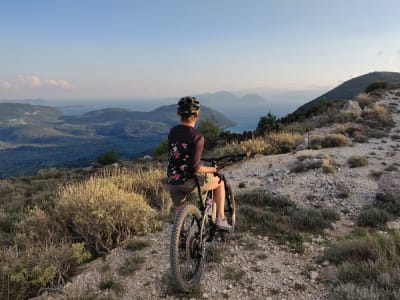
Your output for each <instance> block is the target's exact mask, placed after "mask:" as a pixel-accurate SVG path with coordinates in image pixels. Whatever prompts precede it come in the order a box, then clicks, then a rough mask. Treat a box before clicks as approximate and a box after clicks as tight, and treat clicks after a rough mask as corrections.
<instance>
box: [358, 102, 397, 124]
mask: <svg viewBox="0 0 400 300" xmlns="http://www.w3.org/2000/svg"><path fill="white" fill-rule="evenodd" d="M361 116H362V118H363V119H364V123H365V124H366V125H368V126H369V127H371V128H387V127H389V128H390V127H393V126H394V121H393V119H392V115H391V113H390V110H389V109H388V108H387V107H386V106H383V105H374V106H373V107H371V108H370V109H368V110H366V111H364V112H363V113H362V115H361Z"/></svg>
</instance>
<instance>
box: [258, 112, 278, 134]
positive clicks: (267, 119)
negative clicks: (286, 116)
mask: <svg viewBox="0 0 400 300" xmlns="http://www.w3.org/2000/svg"><path fill="white" fill-rule="evenodd" d="M280 128H281V124H280V122H279V121H278V119H277V118H276V116H275V115H274V114H272V113H271V112H269V113H268V114H267V115H265V116H263V117H261V118H260V120H259V121H258V124H257V128H256V134H257V135H258V136H261V135H263V134H264V133H269V132H271V131H277V130H279V129H280Z"/></svg>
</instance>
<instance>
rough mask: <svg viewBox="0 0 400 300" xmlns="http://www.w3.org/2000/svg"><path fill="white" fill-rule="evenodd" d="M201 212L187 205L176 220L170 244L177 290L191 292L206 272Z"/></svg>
mask: <svg viewBox="0 0 400 300" xmlns="http://www.w3.org/2000/svg"><path fill="white" fill-rule="evenodd" d="M201 222H202V218H201V212H200V210H199V209H198V208H197V207H196V206H194V205H192V204H188V205H186V206H185V207H184V208H183V209H181V211H180V212H179V213H178V215H177V216H176V218H175V223H174V226H173V228H172V234H171V243H170V265H171V273H172V278H173V280H174V282H175V284H176V286H177V288H178V289H179V290H180V291H182V292H185V293H188V292H190V291H191V290H192V289H193V288H194V287H195V286H196V285H197V284H198V283H199V282H200V279H201V275H202V273H203V270H204V261H205V249H204V241H202V239H201V235H202V232H201Z"/></svg>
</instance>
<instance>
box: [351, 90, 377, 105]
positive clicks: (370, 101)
mask: <svg viewBox="0 0 400 300" xmlns="http://www.w3.org/2000/svg"><path fill="white" fill-rule="evenodd" d="M354 100H355V101H357V102H358V104H359V105H360V107H361V108H364V107H372V106H373V105H374V103H375V102H376V99H375V98H374V97H371V96H370V95H368V94H367V93H361V94H359V95H358V96H357V97H356V98H355V99H354Z"/></svg>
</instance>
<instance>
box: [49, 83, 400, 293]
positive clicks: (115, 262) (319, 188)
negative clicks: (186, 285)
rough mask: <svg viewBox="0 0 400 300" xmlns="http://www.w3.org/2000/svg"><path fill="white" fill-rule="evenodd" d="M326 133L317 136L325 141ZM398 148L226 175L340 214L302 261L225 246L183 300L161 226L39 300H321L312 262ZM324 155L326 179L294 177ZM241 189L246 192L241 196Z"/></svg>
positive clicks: (391, 145) (318, 268) (354, 149)
mask: <svg viewBox="0 0 400 300" xmlns="http://www.w3.org/2000/svg"><path fill="white" fill-rule="evenodd" d="M395 92H398V90H397V91H392V92H389V93H387V94H386V95H385V97H384V99H382V100H381V101H380V102H381V103H384V104H387V105H390V103H397V104H400V103H399V100H398V99H397V98H396V97H395V95H394V93H395ZM391 106H392V107H394V108H395V112H394V113H393V118H394V120H395V122H396V126H395V127H394V128H393V129H392V131H391V133H395V134H399V133H400V113H399V107H396V106H395V105H393V104H392V105H391ZM326 130H327V129H326V128H325V129H322V131H324V133H326ZM318 131H321V129H320V130H318ZM313 134H318V132H317V131H315V132H312V133H311V135H313ZM399 143H400V141H399V140H393V139H391V138H383V139H382V138H380V139H370V140H369V142H368V143H356V144H354V145H352V146H349V147H341V148H329V149H322V150H301V151H297V152H296V153H289V154H282V155H273V156H260V157H256V158H253V159H249V160H246V161H244V162H241V163H238V164H236V165H234V166H230V167H229V168H226V169H225V170H224V172H225V174H226V175H228V177H230V178H231V181H232V186H233V187H236V191H240V190H254V189H259V188H262V189H264V190H267V191H269V192H271V193H274V194H283V195H287V196H289V198H290V199H291V200H293V201H295V202H296V203H298V204H299V205H301V206H316V207H332V208H335V209H336V210H337V211H338V212H340V216H341V220H340V221H339V222H337V223H336V225H335V226H334V228H333V229H332V230H331V231H329V232H327V234H326V235H325V236H317V237H314V238H312V239H310V240H309V241H308V242H307V243H306V245H305V246H306V250H305V253H304V254H301V255H300V254H297V253H294V252H292V251H290V249H289V248H288V247H286V246H285V245H279V244H278V243H277V242H275V241H273V240H270V239H268V238H267V237H262V236H254V235H250V234H247V235H241V236H240V237H236V238H235V239H232V240H230V241H229V242H227V243H226V244H224V245H223V248H224V249H223V252H222V253H223V256H222V257H221V259H220V260H218V261H215V262H209V263H207V264H206V268H205V274H204V276H203V279H202V283H201V287H200V289H199V290H198V291H196V292H195V293H193V294H192V295H189V296H186V297H184V296H182V295H179V294H178V293H177V292H176V291H174V290H173V288H172V287H171V280H170V277H169V261H168V258H169V235H170V230H171V224H170V223H166V224H165V226H164V228H163V231H162V232H158V233H155V234H152V235H150V236H146V239H147V240H150V242H151V243H150V246H149V247H147V248H144V249H142V250H139V251H135V252H132V251H129V250H126V249H122V248H119V249H115V250H113V252H112V253H111V254H110V255H108V256H107V257H105V258H101V259H98V260H96V261H93V262H91V263H90V264H87V265H86V266H85V268H84V269H83V270H82V272H81V273H80V274H79V275H77V276H76V277H75V278H72V281H71V282H70V283H68V284H67V285H66V286H65V288H64V289H63V290H62V293H51V294H49V293H47V292H46V293H45V294H44V295H43V296H42V297H41V299H158V298H165V299H177V298H187V299H189V298H193V299H196V298H198V299H223V298H229V299H280V300H283V299H287V300H289V299H296V300H297V299H326V298H327V295H328V294H329V290H330V288H331V286H330V284H329V280H326V279H327V278H329V277H330V276H331V274H332V273H333V272H334V268H333V266H331V265H329V263H328V262H322V263H320V264H318V263H317V262H316V258H317V257H318V256H319V255H320V254H321V253H322V251H323V250H324V245H325V244H326V240H333V239H335V238H336V237H337V236H340V235H343V234H344V233H346V232H349V231H351V230H352V229H353V228H354V221H355V217H356V215H357V213H358V212H359V210H360V208H361V207H362V206H364V205H365V204H367V203H371V202H372V201H373V200H374V198H375V194H376V192H377V188H378V182H377V180H376V179H374V178H373V177H371V176H370V173H371V171H375V172H377V171H383V170H384V168H385V167H387V166H391V165H393V164H396V163H398V162H399V161H400V152H399V150H400V149H399ZM396 149H397V151H396ZM321 153H323V154H327V153H329V155H330V156H331V158H332V160H333V161H334V164H335V166H336V169H337V171H336V172H335V173H334V174H326V173H324V172H323V170H322V169H321V168H319V169H314V170H309V171H307V172H304V173H292V172H291V167H292V166H293V164H294V163H295V162H296V160H297V157H299V156H304V155H311V156H316V155H317V154H321ZM352 155H366V156H368V158H369V165H368V166H365V167H360V168H349V166H348V163H347V159H348V158H349V157H350V156H352ZM239 185H240V186H243V185H244V186H245V187H244V188H242V189H239V188H238V187H239ZM344 194H346V196H345V197H344V196H343V195H344ZM239 217H240V216H239ZM138 256H139V257H143V258H144V259H145V263H144V264H143V265H142V267H141V269H140V270H138V271H136V272H133V273H132V274H129V275H126V276H122V275H120V274H119V272H118V270H119V269H120V267H121V266H122V265H124V264H125V263H126V260H127V259H130V258H132V257H138ZM107 282H108V283H109V285H110V286H111V287H109V288H103V289H102V288H100V286H101V283H107ZM113 284H114V286H113Z"/></svg>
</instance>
